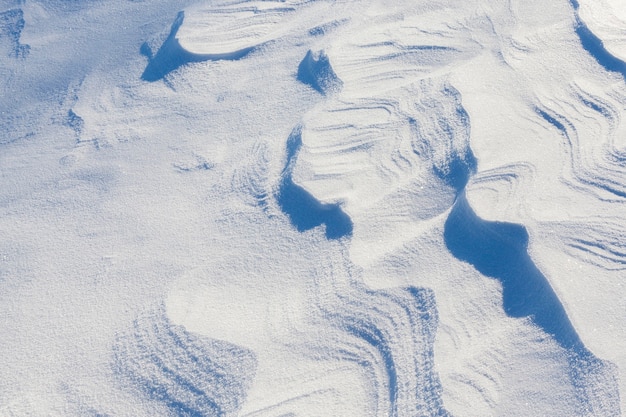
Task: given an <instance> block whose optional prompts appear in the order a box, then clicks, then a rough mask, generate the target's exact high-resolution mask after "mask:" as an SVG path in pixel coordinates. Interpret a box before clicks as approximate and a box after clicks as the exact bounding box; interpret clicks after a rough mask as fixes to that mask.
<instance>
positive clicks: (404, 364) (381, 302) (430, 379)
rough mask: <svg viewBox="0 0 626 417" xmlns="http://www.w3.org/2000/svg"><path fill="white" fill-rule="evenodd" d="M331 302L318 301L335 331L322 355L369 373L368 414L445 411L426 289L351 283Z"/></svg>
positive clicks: (431, 301)
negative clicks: (371, 406)
mask: <svg viewBox="0 0 626 417" xmlns="http://www.w3.org/2000/svg"><path fill="white" fill-rule="evenodd" d="M336 303H338V305H335V302H329V304H327V305H326V304H325V305H323V306H322V308H328V310H327V311H325V315H324V317H325V319H326V320H328V321H329V322H330V325H331V326H332V327H333V328H335V329H337V330H338V331H339V332H338V333H330V334H329V339H330V340H331V341H332V342H333V347H332V348H330V349H329V351H328V353H327V354H328V355H330V357H334V358H337V359H340V360H343V361H349V362H354V363H356V364H358V365H359V366H360V367H362V368H363V371H364V373H365V374H366V375H368V376H369V380H370V384H372V385H373V387H372V390H373V393H374V394H373V395H374V399H373V402H374V403H375V404H376V409H375V410H373V412H372V415H385V416H393V417H396V416H441V417H448V416H450V414H449V413H448V412H447V411H446V409H445V408H444V405H443V402H442V398H441V394H442V387H441V383H440V381H439V377H438V375H437V373H436V371H435V369H434V353H433V344H434V341H435V335H436V332H437V325H438V313H437V307H436V302H435V297H434V293H433V291H432V290H429V289H425V288H416V287H408V288H397V289H389V290H379V291H372V290H369V289H367V288H364V287H363V286H362V285H359V284H355V285H353V287H352V288H351V289H350V291H349V292H348V293H347V294H346V293H339V294H338V297H337V301H336ZM346 335H347V336H348V337H346Z"/></svg>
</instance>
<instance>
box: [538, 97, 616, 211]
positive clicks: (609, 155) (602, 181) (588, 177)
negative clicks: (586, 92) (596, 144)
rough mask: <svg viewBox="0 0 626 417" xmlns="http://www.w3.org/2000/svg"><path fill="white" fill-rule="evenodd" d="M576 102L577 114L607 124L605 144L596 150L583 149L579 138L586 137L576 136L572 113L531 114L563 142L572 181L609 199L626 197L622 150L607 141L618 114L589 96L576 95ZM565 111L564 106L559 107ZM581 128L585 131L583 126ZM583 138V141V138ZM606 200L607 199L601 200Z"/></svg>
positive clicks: (547, 111) (609, 138)
mask: <svg viewBox="0 0 626 417" xmlns="http://www.w3.org/2000/svg"><path fill="white" fill-rule="evenodd" d="M577 99H578V100H580V102H582V104H583V105H584V106H580V105H578V106H577V108H578V110H577V112H578V113H583V114H584V115H585V116H586V117H588V118H595V119H597V120H599V122H598V123H603V124H606V125H608V128H607V131H608V132H607V136H608V138H606V139H605V140H607V139H608V141H607V142H608V143H607V144H606V145H605V146H603V147H601V148H599V149H597V150H596V149H593V148H592V150H590V151H589V150H587V151H585V150H584V147H585V143H584V142H582V140H581V138H580V137H579V136H580V135H587V133H586V132H584V131H583V132H581V133H579V131H578V129H577V125H580V122H579V121H577V120H571V119H570V118H572V117H576V116H577V115H575V114H571V116H570V114H560V113H557V111H556V110H554V109H548V108H541V107H537V108H535V112H536V113H537V114H538V115H539V116H540V117H541V118H542V119H543V120H544V121H545V122H547V123H548V124H549V125H550V126H551V127H552V128H553V129H556V131H557V132H558V133H559V134H560V136H561V137H562V138H563V139H564V141H565V145H566V149H567V155H568V158H569V163H570V170H571V173H570V175H571V176H572V178H571V179H572V180H575V182H578V183H580V184H582V185H583V186H586V187H590V188H592V189H597V190H602V191H605V192H607V193H610V194H612V197H613V198H615V197H619V198H620V199H624V198H626V182H624V177H625V176H626V166H625V165H624V161H625V160H626V159H625V158H624V155H622V153H623V152H624V150H622V149H620V148H618V147H616V146H615V144H614V143H612V141H611V138H612V136H614V135H615V131H614V125H615V124H616V123H617V122H618V119H619V112H618V111H617V110H616V109H615V108H613V106H611V105H608V104H603V103H600V102H599V101H596V100H594V99H593V98H592V97H584V96H582V95H579V96H577ZM563 108H565V107H563ZM581 127H582V128H586V129H588V128H587V127H586V126H581ZM583 139H585V138H583ZM602 198H607V197H602Z"/></svg>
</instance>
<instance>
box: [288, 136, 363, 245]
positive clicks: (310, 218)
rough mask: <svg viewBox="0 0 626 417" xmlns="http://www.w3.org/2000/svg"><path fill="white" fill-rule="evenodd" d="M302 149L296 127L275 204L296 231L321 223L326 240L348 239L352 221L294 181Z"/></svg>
mask: <svg viewBox="0 0 626 417" xmlns="http://www.w3.org/2000/svg"><path fill="white" fill-rule="evenodd" d="M301 147H302V131H301V127H297V128H296V129H294V131H293V132H292V133H291V135H290V136H289V139H288V140H287V162H286V166H285V169H284V170H283V173H282V177H281V181H280V186H279V189H278V192H277V194H276V200H277V202H278V205H279V206H280V208H281V210H282V211H283V212H284V213H285V214H287V216H289V220H290V221H291V223H292V224H293V226H294V227H295V228H296V229H298V231H301V232H302V231H305V230H310V229H312V228H314V227H317V226H320V225H322V224H324V225H325V226H326V237H327V238H328V239H339V238H341V237H344V236H350V235H351V234H352V220H351V219H350V217H349V216H348V215H347V214H346V213H344V211H343V210H342V209H341V206H340V205H339V204H336V203H334V204H328V203H322V202H320V201H319V200H317V199H316V198H315V197H314V196H313V195H312V194H311V193H309V192H308V191H307V190H305V189H304V188H303V187H301V186H299V185H298V184H296V183H295V182H294V181H293V178H292V173H293V168H294V165H295V163H296V159H297V157H298V152H299V151H300V148H301Z"/></svg>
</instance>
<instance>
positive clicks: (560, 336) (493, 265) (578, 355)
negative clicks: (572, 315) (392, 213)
mask: <svg viewBox="0 0 626 417" xmlns="http://www.w3.org/2000/svg"><path fill="white" fill-rule="evenodd" d="M444 238H445V243H446V246H447V248H448V249H449V250H450V252H451V253H452V254H453V255H454V256H455V257H457V258H458V259H460V260H463V261H466V262H469V263H470V264H472V265H473V266H474V267H475V268H476V269H477V270H478V271H479V272H480V273H482V274H484V275H486V276H489V277H493V278H496V279H498V280H499V281H500V282H501V283H502V302H503V307H504V311H505V312H506V313H507V315H509V316H511V317H518V318H519V317H529V318H530V319H531V320H532V322H533V323H535V324H536V325H537V326H539V327H540V328H541V329H542V330H543V331H545V332H546V333H547V334H549V335H551V336H552V337H553V338H554V340H555V341H556V342H557V343H558V344H559V345H560V346H561V347H563V348H564V349H565V350H566V351H567V355H568V360H569V362H570V367H571V371H570V372H571V373H570V376H571V378H572V384H573V386H574V387H575V388H576V389H577V391H578V395H579V399H580V401H581V403H582V404H583V405H584V406H585V407H587V408H589V409H590V410H592V412H593V415H602V416H605V415H606V416H609V415H616V414H614V413H615V410H618V409H619V394H618V393H617V392H614V393H612V395H613V396H612V397H608V398H599V397H596V396H595V395H596V394H595V392H596V391H597V387H602V389H603V390H609V392H610V390H611V387H617V378H616V369H615V367H614V366H613V365H612V364H610V363H608V362H604V361H601V360H599V359H598V358H596V357H595V356H594V355H593V354H592V353H591V352H590V351H589V350H588V349H587V348H586V347H585V345H584V344H583V343H582V341H581V340H580V337H579V336H578V334H577V333H576V330H575V329H574V327H573V326H572V324H571V322H570V320H569V318H568V316H567V313H566V312H565V309H564V308H563V306H562V304H561V302H560V300H559V298H558V297H557V295H556V294H555V293H554V290H553V289H552V287H551V286H550V284H549V282H548V281H547V279H546V277H545V276H544V275H543V274H542V273H541V272H540V271H539V269H537V267H536V266H535V264H534V263H533V261H532V260H531V258H530V256H529V255H528V252H527V250H528V249H527V248H528V233H527V231H526V229H525V228H524V227H523V226H520V225H516V224H512V223H506V222H492V221H486V220H482V219H480V218H479V217H478V216H477V215H476V214H475V213H474V211H473V210H472V208H471V207H470V205H469V203H468V202H467V199H466V198H465V195H464V194H462V195H461V196H460V197H459V198H458V199H457V201H456V203H455V205H454V207H453V209H452V211H451V212H450V215H449V217H448V219H447V220H446V223H445V229H444ZM614 390H616V388H614ZM605 394H606V393H605Z"/></svg>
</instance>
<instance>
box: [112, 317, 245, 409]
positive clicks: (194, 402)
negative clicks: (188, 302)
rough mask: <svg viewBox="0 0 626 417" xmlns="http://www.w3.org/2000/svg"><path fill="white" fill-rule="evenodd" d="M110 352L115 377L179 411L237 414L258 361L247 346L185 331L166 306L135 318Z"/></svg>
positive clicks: (169, 407) (152, 398)
mask: <svg viewBox="0 0 626 417" xmlns="http://www.w3.org/2000/svg"><path fill="white" fill-rule="evenodd" d="M114 353H115V362H114V369H115V372H116V373H117V374H118V375H119V378H121V380H122V381H124V382H125V383H128V384H130V385H131V386H132V387H134V389H139V390H140V391H142V392H143V393H144V394H145V395H147V396H148V397H149V398H150V399H151V400H156V401H158V402H161V403H162V404H164V405H165V406H166V407H167V408H168V409H169V411H170V412H171V413H174V415H177V416H190V417H192V416H197V417H204V416H234V415H237V411H238V410H239V408H240V407H241V405H242V402H243V401H244V399H245V397H246V392H247V389H248V387H249V385H250V383H251V381H252V378H253V377H254V369H255V367H256V359H255V356H254V354H253V353H252V352H250V351H249V350H247V349H244V348H241V347H239V346H236V345H233V344H231V343H228V342H224V341H220V340H214V339H208V338H202V337H199V336H195V335H193V334H191V333H188V332H187V331H186V330H185V329H184V328H183V327H182V326H178V325H174V324H172V323H170V322H169V320H168V319H167V317H166V315H165V311H164V309H160V310H158V311H157V312H155V313H153V314H145V315H144V316H141V317H139V318H137V319H136V320H135V322H134V325H133V328H132V329H131V330H129V331H128V332H127V333H125V334H122V335H120V336H119V338H118V341H117V344H116V347H115V351H114Z"/></svg>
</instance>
